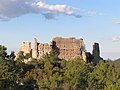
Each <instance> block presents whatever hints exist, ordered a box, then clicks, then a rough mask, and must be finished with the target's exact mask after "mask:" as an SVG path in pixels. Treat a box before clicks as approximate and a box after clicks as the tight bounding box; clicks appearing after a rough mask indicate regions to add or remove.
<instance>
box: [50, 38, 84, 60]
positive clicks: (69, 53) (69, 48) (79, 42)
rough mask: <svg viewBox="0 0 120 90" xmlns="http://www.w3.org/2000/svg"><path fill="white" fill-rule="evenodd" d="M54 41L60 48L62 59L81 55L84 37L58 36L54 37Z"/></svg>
mask: <svg viewBox="0 0 120 90" xmlns="http://www.w3.org/2000/svg"><path fill="white" fill-rule="evenodd" d="M52 42H54V45H55V46H56V48H57V49H58V52H59V58H60V59H65V60H69V59H73V58H75V57H81V53H82V52H81V50H82V49H81V48H82V47H83V46H84V42H83V39H75V38H61V37H56V38H53V39H52Z"/></svg>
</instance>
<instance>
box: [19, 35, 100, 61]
mask: <svg viewBox="0 0 120 90" xmlns="http://www.w3.org/2000/svg"><path fill="white" fill-rule="evenodd" d="M52 49H55V50H56V51H57V52H58V54H59V55H58V57H59V58H60V59H62V60H71V59H74V58H76V57H80V58H82V59H83V60H84V61H85V62H87V61H88V58H89V57H90V56H91V59H93V61H94V62H96V63H97V62H98V61H99V59H100V56H99V55H100V50H99V44H98V43H94V45H93V54H92V55H91V54H89V53H88V52H86V50H85V45H84V41H83V39H76V38H62V37H56V38H53V39H52V40H51V43H50V44H48V43H46V44H42V43H38V42H37V39H36V38H34V47H33V49H32V48H31V42H23V43H22V45H21V48H20V50H19V51H22V52H24V54H27V53H30V51H31V50H32V58H35V59H40V58H42V56H43V55H45V54H46V53H49V52H50V51H51V50H52Z"/></svg>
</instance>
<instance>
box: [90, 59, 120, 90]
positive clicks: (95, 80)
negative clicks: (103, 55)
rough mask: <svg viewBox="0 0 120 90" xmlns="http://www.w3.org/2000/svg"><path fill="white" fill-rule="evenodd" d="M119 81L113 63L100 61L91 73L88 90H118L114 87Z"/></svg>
mask: <svg viewBox="0 0 120 90" xmlns="http://www.w3.org/2000/svg"><path fill="white" fill-rule="evenodd" d="M117 80H119V75H118V73H117V71H116V69H115V67H114V65H113V63H112V62H104V61H100V62H99V63H98V65H97V66H95V68H94V70H93V72H91V73H89V77H88V90H95V89H98V90H116V89H114V86H115V85H116V84H117ZM116 88H120V86H119V87H116Z"/></svg>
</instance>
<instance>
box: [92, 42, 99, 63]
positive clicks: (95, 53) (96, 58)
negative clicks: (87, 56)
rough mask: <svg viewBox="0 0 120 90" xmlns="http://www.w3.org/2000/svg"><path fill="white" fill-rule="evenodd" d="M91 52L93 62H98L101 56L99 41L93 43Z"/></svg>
mask: <svg viewBox="0 0 120 90" xmlns="http://www.w3.org/2000/svg"><path fill="white" fill-rule="evenodd" d="M92 54H93V57H94V59H93V62H94V63H98V62H99V60H100V59H101V57H100V49H99V43H94V45H93V51H92Z"/></svg>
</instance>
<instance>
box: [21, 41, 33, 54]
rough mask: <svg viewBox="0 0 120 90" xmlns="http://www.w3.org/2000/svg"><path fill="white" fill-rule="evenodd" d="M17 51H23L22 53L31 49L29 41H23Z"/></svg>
mask: <svg viewBox="0 0 120 90" xmlns="http://www.w3.org/2000/svg"><path fill="white" fill-rule="evenodd" d="M19 51H22V52H24V54H27V53H30V51H31V43H30V42H23V43H22V44H21V48H20V50H19Z"/></svg>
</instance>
